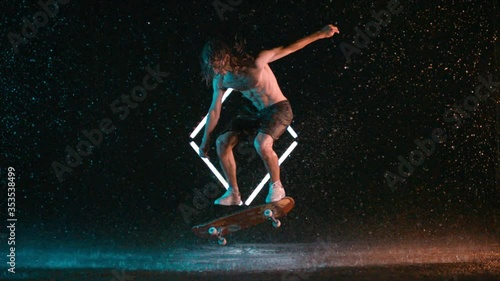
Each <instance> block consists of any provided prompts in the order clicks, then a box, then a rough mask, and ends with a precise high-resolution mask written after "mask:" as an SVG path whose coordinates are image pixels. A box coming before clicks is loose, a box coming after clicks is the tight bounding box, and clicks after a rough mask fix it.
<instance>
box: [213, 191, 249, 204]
mask: <svg viewBox="0 0 500 281" xmlns="http://www.w3.org/2000/svg"><path fill="white" fill-rule="evenodd" d="M214 204H215V205H222V206H233V205H238V206H241V205H242V204H243V202H241V195H240V194H239V193H234V191H233V189H232V188H231V187H229V188H228V189H227V191H226V193H224V195H222V196H221V197H220V198H219V199H217V200H215V202H214Z"/></svg>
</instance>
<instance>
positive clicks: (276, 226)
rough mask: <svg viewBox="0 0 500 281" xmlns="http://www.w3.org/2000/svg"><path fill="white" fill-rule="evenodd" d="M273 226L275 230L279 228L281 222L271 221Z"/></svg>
mask: <svg viewBox="0 0 500 281" xmlns="http://www.w3.org/2000/svg"><path fill="white" fill-rule="evenodd" d="M273 226H274V227H275V228H278V227H280V226H281V222H280V220H276V221H273Z"/></svg>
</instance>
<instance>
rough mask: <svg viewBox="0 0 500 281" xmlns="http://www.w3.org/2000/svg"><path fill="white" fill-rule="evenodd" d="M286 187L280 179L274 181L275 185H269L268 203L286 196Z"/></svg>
mask: <svg viewBox="0 0 500 281" xmlns="http://www.w3.org/2000/svg"><path fill="white" fill-rule="evenodd" d="M285 195H286V194H285V189H284V188H283V186H282V185H281V182H280V181H277V182H275V183H273V185H271V186H269V193H268V194H267V197H266V203H271V202H276V201H280V200H281V199H283V197H285Z"/></svg>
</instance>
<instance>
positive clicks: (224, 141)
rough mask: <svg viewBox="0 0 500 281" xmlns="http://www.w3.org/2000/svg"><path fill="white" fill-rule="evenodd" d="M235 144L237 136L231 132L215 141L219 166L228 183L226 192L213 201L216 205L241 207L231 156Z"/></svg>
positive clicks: (234, 167) (234, 163)
mask: <svg viewBox="0 0 500 281" xmlns="http://www.w3.org/2000/svg"><path fill="white" fill-rule="evenodd" d="M237 143H238V135H237V133H236V132H233V131H229V132H227V133H224V134H222V135H220V136H219V137H218V138H217V141H216V144H217V155H218V156H219V161H220V165H221V166H222V171H223V172H224V175H225V176H226V180H227V181H228V183H229V188H228V190H227V192H226V193H225V194H224V195H222V197H221V198H219V199H217V200H215V204H217V205H224V206H230V205H241V195H240V191H239V188H238V183H237V180H236V161H235V160H234V155H233V148H234V146H235V145H236V144H237Z"/></svg>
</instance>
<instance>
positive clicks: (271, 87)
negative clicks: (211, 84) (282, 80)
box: [220, 64, 286, 110]
mask: <svg viewBox="0 0 500 281" xmlns="http://www.w3.org/2000/svg"><path fill="white" fill-rule="evenodd" d="M220 78H222V81H221V82H222V83H221V84H220V87H221V88H233V89H234V90H235V91H239V92H241V93H242V94H243V96H244V97H246V98H247V99H249V100H250V101H251V102H252V103H253V105H254V106H255V107H257V109H259V110H261V109H264V108H266V107H268V106H271V105H273V104H275V103H277V102H280V101H283V100H286V97H285V96H284V95H283V93H282V92H281V89H280V87H279V85H278V81H277V80H276V77H275V76H274V73H273V71H272V70H271V68H270V67H269V65H268V64H265V65H264V66H262V67H247V68H245V69H243V70H241V71H240V72H239V73H236V74H235V73H231V72H227V73H226V74H224V75H222V76H221V77H220Z"/></svg>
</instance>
